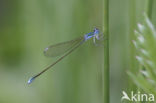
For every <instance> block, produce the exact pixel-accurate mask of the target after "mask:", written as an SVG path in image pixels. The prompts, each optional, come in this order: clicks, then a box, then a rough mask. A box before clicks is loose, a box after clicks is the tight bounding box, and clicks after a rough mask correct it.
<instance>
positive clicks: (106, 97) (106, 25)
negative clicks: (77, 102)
mask: <svg viewBox="0 0 156 103" xmlns="http://www.w3.org/2000/svg"><path fill="white" fill-rule="evenodd" d="M104 38H105V41H104V103H109V0H104Z"/></svg>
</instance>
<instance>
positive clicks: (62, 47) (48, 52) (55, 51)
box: [28, 28, 101, 84]
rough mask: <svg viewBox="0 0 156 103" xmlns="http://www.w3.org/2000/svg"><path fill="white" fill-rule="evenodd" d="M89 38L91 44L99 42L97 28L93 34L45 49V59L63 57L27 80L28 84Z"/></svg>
mask: <svg viewBox="0 0 156 103" xmlns="http://www.w3.org/2000/svg"><path fill="white" fill-rule="evenodd" d="M90 38H93V42H94V43H96V40H99V39H100V38H101V35H99V30H98V29H97V28H95V29H94V30H93V32H90V33H88V34H85V35H84V36H82V37H79V38H76V39H74V40H71V41H67V42H63V43H59V44H55V45H51V46H49V47H47V48H45V50H44V55H45V56H47V57H55V56H59V55H61V54H64V55H63V56H61V57H60V58H59V59H58V60H56V61H55V62H54V63H52V64H51V65H49V66H48V67H47V68H45V69H44V70H43V71H41V72H40V73H38V74H36V75H34V76H33V77H31V78H30V79H29V80H28V84H30V83H32V81H33V80H34V79H35V78H37V77H38V76H40V75H41V74H43V73H44V72H45V71H47V70H48V69H50V68H51V67H52V66H54V65H55V64H57V63H58V62H59V61H61V60H62V59H63V58H64V57H66V56H67V55H69V54H70V53H72V52H73V51H74V50H75V49H76V48H78V47H79V46H80V45H82V44H83V43H84V42H86V41H87V40H89V39H90Z"/></svg>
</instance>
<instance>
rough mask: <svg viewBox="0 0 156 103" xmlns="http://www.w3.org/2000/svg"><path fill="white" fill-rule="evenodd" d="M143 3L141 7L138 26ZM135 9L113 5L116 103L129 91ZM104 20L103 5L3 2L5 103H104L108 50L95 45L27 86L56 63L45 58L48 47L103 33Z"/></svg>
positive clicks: (1, 85)
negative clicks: (123, 91) (104, 66)
mask: <svg viewBox="0 0 156 103" xmlns="http://www.w3.org/2000/svg"><path fill="white" fill-rule="evenodd" d="M144 1H145V0H137V2H136V5H139V6H137V11H136V13H135V14H136V15H135V17H137V19H138V21H139V20H140V18H141V16H140V15H142V12H141V11H143V9H142V8H144V5H143V4H144ZM133 6H134V5H132V3H131V0H114V1H113V0H110V67H111V68H110V91H111V93H110V101H111V103H120V99H121V96H122V90H125V89H127V88H128V85H129V83H128V81H127V80H128V79H127V78H128V76H127V74H126V71H127V70H128V69H130V67H129V66H130V64H129V58H130V57H129V56H130V55H129V43H130V41H129V33H130V29H129V28H130V26H129V25H130V23H131V22H130V16H131V14H133V10H132V8H133ZM131 10H132V11H131ZM103 16H104V12H103V0H66V1H64V0H1V1H0V103H102V101H103V94H102V93H103V89H102V88H103V82H102V81H103V79H102V77H103V76H102V74H103V47H102V46H98V47H97V46H95V45H94V44H93V42H92V40H90V41H88V42H87V43H85V44H84V45H82V46H81V47H80V48H78V49H77V50H76V51H74V52H73V53H72V54H71V55H69V56H68V57H66V58H65V59H64V60H62V61H61V62H60V63H58V64H57V65H55V66H54V67H53V70H52V69H51V70H49V71H48V72H46V73H45V74H43V75H42V76H41V77H39V78H37V79H36V81H35V82H33V83H32V84H31V85H28V84H27V80H28V79H29V77H31V76H33V75H34V74H36V73H38V72H40V71H41V70H43V68H45V67H46V66H48V65H49V64H51V63H52V62H53V61H55V60H56V59H57V58H46V57H44V55H43V50H44V48H45V47H47V46H49V45H51V44H55V43H59V42H63V41H67V40H71V39H74V38H76V37H79V36H82V35H83V34H85V33H88V32H91V31H92V30H93V28H94V27H97V28H99V29H100V30H101V32H102V30H103ZM155 16H156V15H154V17H155ZM140 22H141V21H140ZM153 23H154V24H156V20H155V21H154V20H153Z"/></svg>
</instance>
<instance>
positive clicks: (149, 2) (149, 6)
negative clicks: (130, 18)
mask: <svg viewBox="0 0 156 103" xmlns="http://www.w3.org/2000/svg"><path fill="white" fill-rule="evenodd" d="M153 2H154V0H146V8H145V12H146V14H147V16H148V17H149V18H150V19H151V18H152V11H153V9H152V8H153Z"/></svg>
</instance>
